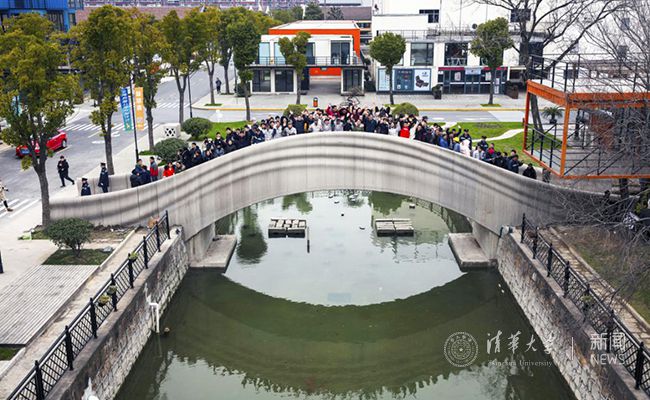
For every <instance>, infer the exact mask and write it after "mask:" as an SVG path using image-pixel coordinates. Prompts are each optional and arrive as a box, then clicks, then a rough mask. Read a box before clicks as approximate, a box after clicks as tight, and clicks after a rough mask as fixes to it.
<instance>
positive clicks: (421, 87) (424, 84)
mask: <svg viewBox="0 0 650 400" xmlns="http://www.w3.org/2000/svg"><path fill="white" fill-rule="evenodd" d="M413 75H414V76H415V78H414V80H413V90H414V91H416V92H426V91H430V90H431V69H429V68H427V69H423V68H418V69H415V70H414V73H413Z"/></svg>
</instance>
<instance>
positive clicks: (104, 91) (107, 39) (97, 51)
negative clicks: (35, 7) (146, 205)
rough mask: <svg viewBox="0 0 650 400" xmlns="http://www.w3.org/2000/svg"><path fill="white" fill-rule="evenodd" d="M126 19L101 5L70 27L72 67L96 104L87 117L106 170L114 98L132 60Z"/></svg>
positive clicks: (125, 80) (109, 161) (109, 159)
mask: <svg viewBox="0 0 650 400" xmlns="http://www.w3.org/2000/svg"><path fill="white" fill-rule="evenodd" d="M131 27H132V25H131V21H130V20H129V16H128V14H127V13H126V11H124V10H123V9H121V8H118V7H113V6H103V7H100V8H97V9H94V10H93V11H92V12H91V13H90V15H89V16H88V19H87V20H86V21H83V22H81V23H80V24H79V25H77V26H76V27H75V28H73V37H74V38H75V40H76V42H77V43H78V46H77V47H76V48H75V51H74V57H75V62H74V64H75V65H76V66H77V67H78V68H79V69H80V70H81V71H82V74H83V78H84V84H85V85H86V87H87V88H88V89H90V96H91V97H92V98H93V99H94V100H95V102H96V103H97V109H95V110H94V111H93V112H92V113H91V114H90V120H91V121H92V123H93V124H95V125H97V126H99V127H100V128H101V131H102V136H103V138H104V147H105V150H106V168H107V169H108V173H109V174H111V175H112V174H114V173H115V168H114V167H113V145H112V138H113V137H112V128H113V124H112V119H113V114H114V113H115V112H117V101H115V98H116V97H118V96H119V94H120V88H122V87H123V86H127V85H129V80H130V73H131V57H132V55H133V54H132V47H131V46H130V44H131V43H132V36H133V33H132V30H131Z"/></svg>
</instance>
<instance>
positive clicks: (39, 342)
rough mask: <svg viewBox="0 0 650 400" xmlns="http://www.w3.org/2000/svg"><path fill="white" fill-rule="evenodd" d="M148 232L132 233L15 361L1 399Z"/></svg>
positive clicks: (2, 383) (3, 382)
mask: <svg viewBox="0 0 650 400" xmlns="http://www.w3.org/2000/svg"><path fill="white" fill-rule="evenodd" d="M144 234H145V229H141V230H139V231H137V232H135V234H133V235H130V236H129V237H128V238H127V239H126V241H125V243H124V244H123V246H122V247H121V248H120V249H118V250H116V251H115V252H114V253H113V255H112V256H111V258H110V259H109V260H108V261H107V262H106V263H104V265H102V266H101V268H99V269H97V270H96V272H95V274H94V275H92V276H91V277H90V278H89V279H87V280H86V282H85V283H84V284H83V285H81V287H80V288H79V290H78V291H77V293H76V294H75V295H74V296H73V297H72V298H71V299H69V300H68V301H67V302H66V303H65V308H64V309H63V310H61V311H60V312H59V313H58V314H57V315H56V320H55V321H54V322H52V323H51V324H50V325H49V326H47V327H46V328H45V330H43V332H42V333H41V334H40V335H39V336H38V337H37V338H35V339H34V340H33V341H32V342H31V343H30V344H29V345H28V346H27V347H26V348H25V351H24V352H23V354H22V355H21V356H20V357H19V359H18V360H16V362H15V364H14V365H13V366H12V367H11V368H10V369H9V370H8V371H7V372H6V375H5V376H4V377H2V379H0V399H3V398H6V397H7V396H9V394H10V393H11V392H12V391H13V390H14V389H15V387H16V386H17V385H18V383H20V381H21V380H22V379H23V378H24V377H25V375H27V373H28V372H29V371H30V370H31V369H32V367H33V366H34V360H38V359H40V358H41V357H42V356H43V354H45V352H46V351H47V349H48V348H49V347H50V346H51V345H52V343H53V342H54V340H56V338H57V337H58V336H59V335H60V334H61V332H63V329H64V327H65V326H66V325H67V324H69V323H70V322H71V321H72V320H73V319H74V317H75V316H76V315H77V314H78V313H79V312H80V311H81V310H82V309H83V308H84V307H85V306H86V305H87V304H88V299H89V298H90V297H91V296H94V295H95V294H96V292H97V290H99V289H100V288H101V286H102V285H103V284H104V282H106V280H108V279H110V276H111V273H112V272H115V271H116V270H117V268H119V266H120V265H121V264H122V262H123V261H124V260H125V259H126V258H127V257H128V255H129V253H130V252H131V251H133V249H135V247H136V246H137V245H138V243H139V242H140V241H142V236H143V235H144ZM14 306H15V305H14Z"/></svg>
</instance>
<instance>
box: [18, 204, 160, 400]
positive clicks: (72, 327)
mask: <svg viewBox="0 0 650 400" xmlns="http://www.w3.org/2000/svg"><path fill="white" fill-rule="evenodd" d="M169 237H170V232H169V214H168V213H167V212H165V214H164V215H163V217H162V218H160V220H159V221H158V222H156V224H155V226H154V227H153V228H152V229H151V230H150V231H149V232H148V233H147V234H146V235H145V236H144V237H143V238H142V241H141V242H140V244H139V245H138V246H137V247H136V248H135V250H134V251H133V252H132V253H131V254H130V255H129V257H127V259H126V260H124V262H123V263H122V264H121V265H120V267H119V268H118V269H117V271H115V272H114V273H112V274H111V278H110V279H109V280H107V281H106V282H105V283H104V285H103V286H102V287H101V289H99V290H98V291H97V294H95V296H94V297H91V298H90V301H89V302H88V304H87V305H86V306H85V307H84V308H83V309H82V310H81V312H79V314H77V316H76V317H75V318H74V319H73V320H72V322H71V323H70V324H69V325H66V326H65V329H64V330H63V332H62V333H61V335H59V337H58V338H57V339H56V340H55V341H54V343H53V344H52V346H50V348H49V349H48V350H47V351H46V352H45V354H44V355H43V357H41V359H40V360H37V361H35V362H34V367H33V368H32V370H31V371H30V372H29V373H28V374H27V376H26V377H25V378H24V379H23V380H22V381H21V382H20V384H19V385H18V387H16V389H15V390H14V391H13V392H12V393H11V395H10V396H9V400H44V399H45V398H46V396H47V395H48V393H50V392H51V391H52V388H53V387H54V386H55V385H56V383H57V382H58V381H59V380H60V379H61V377H62V376H63V374H65V372H66V371H67V370H70V371H72V370H74V360H75V359H76V358H77V356H78V355H79V353H81V351H82V350H83V348H84V346H85V345H86V344H87V343H88V342H89V341H90V340H92V339H97V330H98V329H99V327H100V326H101V325H102V324H103V323H104V321H106V319H107V318H108V316H109V315H110V314H111V313H112V312H114V311H117V305H118V303H119V301H120V299H121V298H122V297H123V296H124V294H125V293H126V292H127V291H128V290H129V289H132V288H133V282H134V281H135V279H137V277H138V275H140V273H141V272H142V271H143V270H145V269H147V268H148V267H149V260H150V258H151V257H152V256H153V255H154V254H155V253H156V252H159V251H160V245H161V244H162V243H163V242H164V241H165V240H167V239H169ZM105 295H108V296H109V298H110V300H109V301H108V302H105V301H104V300H105V299H106V298H105V297H103V296H105Z"/></svg>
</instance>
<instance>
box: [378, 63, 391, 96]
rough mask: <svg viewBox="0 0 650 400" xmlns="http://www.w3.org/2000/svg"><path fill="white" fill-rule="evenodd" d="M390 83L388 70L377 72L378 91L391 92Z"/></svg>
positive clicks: (381, 69)
mask: <svg viewBox="0 0 650 400" xmlns="http://www.w3.org/2000/svg"><path fill="white" fill-rule="evenodd" d="M389 85H390V81H389V80H388V75H387V74H386V69H384V68H380V69H379V70H378V71H377V90H378V91H380V92H388V91H389V90H390V87H389Z"/></svg>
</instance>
